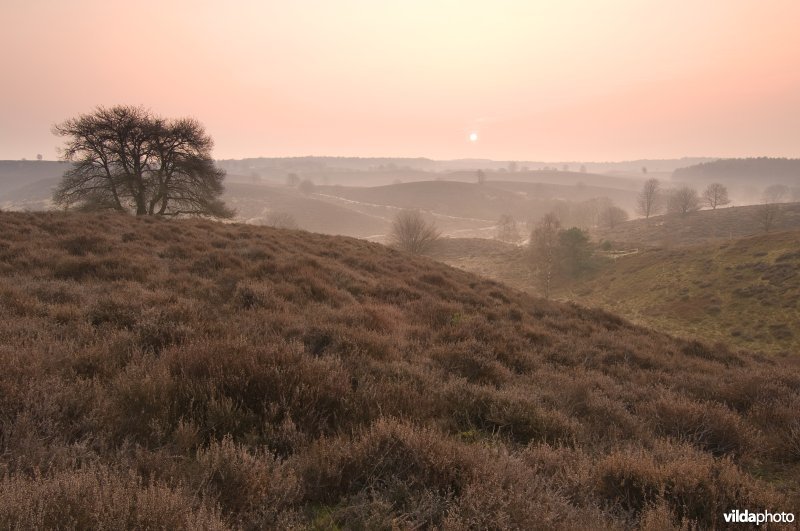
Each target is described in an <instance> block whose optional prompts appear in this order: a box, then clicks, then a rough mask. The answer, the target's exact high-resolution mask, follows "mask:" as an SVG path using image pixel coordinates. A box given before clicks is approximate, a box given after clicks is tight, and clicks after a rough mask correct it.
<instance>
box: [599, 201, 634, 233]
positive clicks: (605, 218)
mask: <svg viewBox="0 0 800 531" xmlns="http://www.w3.org/2000/svg"><path fill="white" fill-rule="evenodd" d="M626 221H628V213H627V212H625V211H624V210H623V209H621V208H620V207H618V206H614V205H610V206H607V207H606V208H605V209H603V211H602V212H600V219H599V222H600V225H602V226H604V227H608V228H609V229H613V228H614V227H616V226H617V225H619V224H620V223H625V222H626Z"/></svg>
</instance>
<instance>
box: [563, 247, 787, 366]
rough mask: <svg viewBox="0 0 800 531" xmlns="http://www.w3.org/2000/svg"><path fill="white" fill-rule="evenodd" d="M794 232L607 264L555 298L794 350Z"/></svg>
mask: <svg viewBox="0 0 800 531" xmlns="http://www.w3.org/2000/svg"><path fill="white" fill-rule="evenodd" d="M798 250H800V233H798V232H781V233H774V234H769V235H764V236H756V237H750V238H743V239H739V240H735V241H730V242H725V243H718V244H707V245H703V246H696V247H692V248H684V249H659V250H646V251H644V252H641V253H639V254H636V255H630V256H626V257H623V258H620V259H618V260H616V261H613V262H609V263H607V264H606V266H605V267H604V268H603V269H602V270H601V271H600V272H598V274H597V275H596V276H595V277H594V278H593V279H591V280H589V281H587V282H582V283H579V284H576V285H574V286H571V287H570V288H569V289H567V290H564V291H562V292H561V293H560V294H559V295H560V296H563V297H567V298H570V299H573V300H576V301H578V302H580V303H581V304H587V305H592V306H600V307H602V308H606V309H608V310H609V311H613V312H615V313H619V314H621V315H624V316H626V317H628V318H630V319H632V320H634V321H636V322H639V323H642V324H646V325H648V326H652V327H654V328H658V329H659V330H665V331H667V332H669V333H672V334H678V335H683V336H688V337H702V338H704V339H705V340H707V341H711V342H714V341H722V342H725V343H727V344H729V345H731V346H732V347H735V348H745V349H750V350H758V351H763V352H782V351H783V352H791V353H794V354H796V353H798V352H800V252H799V251H798Z"/></svg>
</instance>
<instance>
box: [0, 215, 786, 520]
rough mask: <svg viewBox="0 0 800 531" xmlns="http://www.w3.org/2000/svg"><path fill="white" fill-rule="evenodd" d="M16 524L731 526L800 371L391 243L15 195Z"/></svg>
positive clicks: (773, 459)
mask: <svg viewBox="0 0 800 531" xmlns="http://www.w3.org/2000/svg"><path fill="white" fill-rule="evenodd" d="M0 363H1V364H2V366H3V368H4V370H3V371H2V372H0V469H1V470H2V473H0V478H2V479H0V501H1V502H0V527H2V528H9V527H10V528H15V527H18V528H34V527H46V526H53V525H55V524H57V523H61V525H62V526H63V525H64V524H63V523H64V522H71V523H72V524H70V525H73V526H74V527H77V528H96V527H104V528H119V527H150V528H207V529H224V528H288V527H316V528H335V527H343V526H344V527H348V528H391V527H401V528H419V527H444V528H450V529H462V528H487V527H491V528H527V527H530V526H531V525H533V526H535V527H541V528H548V529H558V528H563V529H575V528H582V529H587V528H592V529H602V528H621V527H629V526H640V527H644V528H650V529H664V528H666V527H667V526H668V525H670V524H672V523H679V522H680V521H681V520H682V519H685V520H686V521H694V522H696V523H697V524H699V525H701V526H703V527H721V525H722V524H721V522H722V515H723V513H724V512H726V511H729V510H731V509H734V508H759V509H767V510H774V511H779V510H783V511H787V510H788V511H791V510H795V512H796V510H797V508H798V503H797V501H798V500H797V487H798V477H800V474H798V473H797V472H798V469H797V461H798V459H800V453H798V433H800V429H798V425H797V417H796V412H797V410H798V408H799V407H800V368H798V365H797V360H796V359H794V358H789V357H786V358H780V357H776V358H771V359H764V358H762V357H759V356H755V355H750V354H747V353H732V352H729V351H727V350H725V349H724V348H722V347H713V348H712V347H708V346H706V345H704V344H702V343H698V342H687V341H682V340H677V339H672V338H670V337H667V336H665V335H663V334H659V333H656V332H653V331H650V330H647V329H644V328H639V327H635V326H632V325H630V324H629V323H626V322H625V321H623V320H621V319H619V318H617V317H615V316H613V315H610V314H607V313H604V312H600V311H593V310H586V309H582V308H579V307H576V306H567V305H562V304H556V303H549V302H546V301H542V300H537V299H533V298H530V297H528V296H527V295H525V294H523V293H521V292H517V291H513V290H510V289H508V288H505V287H503V286H502V285H498V284H496V283H494V282H491V281H488V280H485V279H482V278H480V277H477V276H474V275H471V274H468V273H465V272H462V271H458V270H455V269H453V268H450V267H447V266H445V265H443V264H439V263H435V262H432V261H430V260H428V259H424V258H413V257H409V256H406V255H403V254H401V253H398V252H395V251H392V250H389V249H386V248H384V247H381V246H379V245H377V244H370V243H368V242H364V241H358V240H353V239H349V238H342V237H329V236H323V235H316V234H308V233H303V232H296V231H282V230H275V229H269V228H265V227H256V226H246V225H229V224H217V223H212V222H208V221H165V220H158V219H145V218H139V219H137V218H133V217H129V216H124V215H112V214H98V215H77V214H75V215H72V214H69V215H68V214H58V213H45V214H20V213H0Z"/></svg>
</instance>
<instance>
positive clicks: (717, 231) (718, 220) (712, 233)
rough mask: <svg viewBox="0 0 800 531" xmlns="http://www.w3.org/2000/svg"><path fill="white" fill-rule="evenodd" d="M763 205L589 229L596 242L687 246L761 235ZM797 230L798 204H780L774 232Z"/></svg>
mask: <svg viewBox="0 0 800 531" xmlns="http://www.w3.org/2000/svg"><path fill="white" fill-rule="evenodd" d="M762 212H763V205H751V206H741V207H731V208H721V209H718V210H700V211H698V212H692V213H690V214H687V215H686V216H683V217H682V216H679V215H675V214H669V215H663V216H653V217H651V218H650V219H634V220H631V221H626V222H625V223H620V224H619V225H617V226H616V227H614V228H613V229H608V228H598V229H595V230H594V231H593V232H592V236H593V239H595V240H597V241H602V240H609V241H612V242H617V243H620V244H627V245H631V246H638V247H673V246H690V245H697V244H701V243H706V242H714V241H722V240H731V239H737V238H742V237H746V236H753V235H757V234H764V226H763V216H762ZM796 229H800V203H784V204H781V205H780V214H779V216H778V217H777V219H776V220H775V222H774V225H773V226H772V228H771V229H770V230H771V231H773V232H776V231H782V230H796Z"/></svg>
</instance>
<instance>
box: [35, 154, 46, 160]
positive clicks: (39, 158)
mask: <svg viewBox="0 0 800 531" xmlns="http://www.w3.org/2000/svg"><path fill="white" fill-rule="evenodd" d="M43 158H44V157H42V154H41V153H37V154H36V160H42V159H43Z"/></svg>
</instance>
